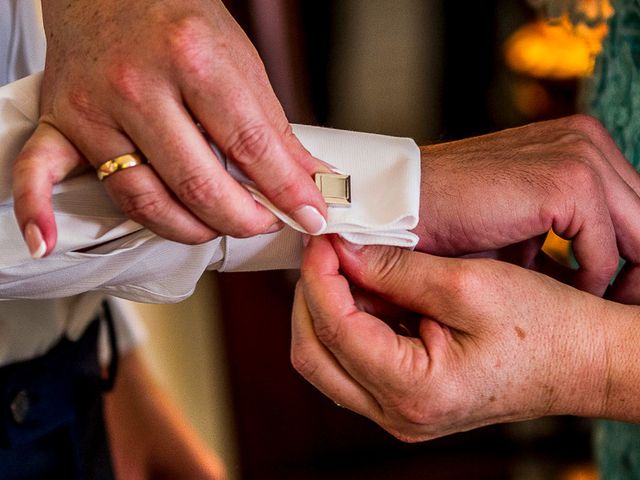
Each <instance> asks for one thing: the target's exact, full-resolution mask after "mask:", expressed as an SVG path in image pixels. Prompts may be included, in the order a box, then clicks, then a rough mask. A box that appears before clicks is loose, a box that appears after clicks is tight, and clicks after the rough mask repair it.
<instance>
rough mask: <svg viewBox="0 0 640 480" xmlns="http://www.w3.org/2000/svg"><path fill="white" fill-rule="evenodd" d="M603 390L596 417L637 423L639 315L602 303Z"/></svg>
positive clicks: (635, 310) (639, 418) (639, 417)
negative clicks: (604, 312) (604, 364)
mask: <svg viewBox="0 0 640 480" xmlns="http://www.w3.org/2000/svg"><path fill="white" fill-rule="evenodd" d="M606 305H607V306H608V308H607V314H608V317H607V323H606V325H605V328H604V329H603V336H604V339H605V358H606V371H605V372H604V373H605V388H604V392H603V395H602V408H601V410H600V412H597V413H596V415H593V416H597V417H600V418H608V419H613V420H620V421H626V422H633V423H636V422H639V421H640V400H639V399H640V328H638V327H639V326H640V311H639V309H638V307H636V306H630V305H621V304H616V303H613V302H606Z"/></svg>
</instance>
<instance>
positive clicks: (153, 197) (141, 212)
mask: <svg viewBox="0 0 640 480" xmlns="http://www.w3.org/2000/svg"><path fill="white" fill-rule="evenodd" d="M118 201H119V204H120V208H121V209H122V210H123V212H124V213H125V214H126V215H127V216H128V217H129V218H131V219H132V220H134V221H136V222H138V223H140V224H142V225H146V224H149V223H156V222H157V221H158V219H159V218H161V217H162V215H163V213H164V212H165V211H166V207H167V205H166V201H165V200H163V198H162V197H161V196H160V195H159V194H157V193H156V192H143V193H138V194H134V195H127V196H124V197H121V198H119V199H118Z"/></svg>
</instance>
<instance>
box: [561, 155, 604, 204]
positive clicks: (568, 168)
mask: <svg viewBox="0 0 640 480" xmlns="http://www.w3.org/2000/svg"><path fill="white" fill-rule="evenodd" d="M576 148H578V149H579V151H580V152H585V151H587V149H589V148H590V147H589V146H584V145H577V146H576ZM579 156H580V157H582V158H585V157H588V156H590V153H589V154H585V153H582V155H579ZM563 171H564V173H565V176H566V178H567V181H568V182H569V185H573V186H574V188H575V189H577V190H579V191H582V192H585V193H586V194H588V195H592V194H593V193H594V192H595V191H596V190H597V189H599V188H600V187H601V181H600V177H599V175H598V173H597V172H596V170H595V169H594V168H593V167H592V166H591V165H590V164H589V163H588V162H586V161H583V160H581V159H580V158H574V159H569V160H567V161H566V162H565V164H564V165H563Z"/></svg>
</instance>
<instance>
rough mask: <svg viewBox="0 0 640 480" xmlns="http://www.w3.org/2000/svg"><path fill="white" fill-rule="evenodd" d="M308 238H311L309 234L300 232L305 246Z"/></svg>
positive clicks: (307, 243)
mask: <svg viewBox="0 0 640 480" xmlns="http://www.w3.org/2000/svg"><path fill="white" fill-rule="evenodd" d="M309 240H311V236H310V235H307V234H306V233H303V234H302V245H303V246H304V247H305V248H306V247H307V245H309Z"/></svg>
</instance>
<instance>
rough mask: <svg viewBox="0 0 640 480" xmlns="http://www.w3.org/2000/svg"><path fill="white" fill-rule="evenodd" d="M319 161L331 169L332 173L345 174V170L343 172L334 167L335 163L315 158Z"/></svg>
mask: <svg viewBox="0 0 640 480" xmlns="http://www.w3.org/2000/svg"><path fill="white" fill-rule="evenodd" d="M317 160H318V161H319V162H320V163H322V164H323V165H326V167H327V168H328V169H329V170H331V171H332V172H333V173H337V174H339V175H347V174H346V173H345V172H343V171H342V170H340V169H339V168H338V167H336V166H335V165H331V164H330V163H329V162H325V161H324V160H320V159H317Z"/></svg>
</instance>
